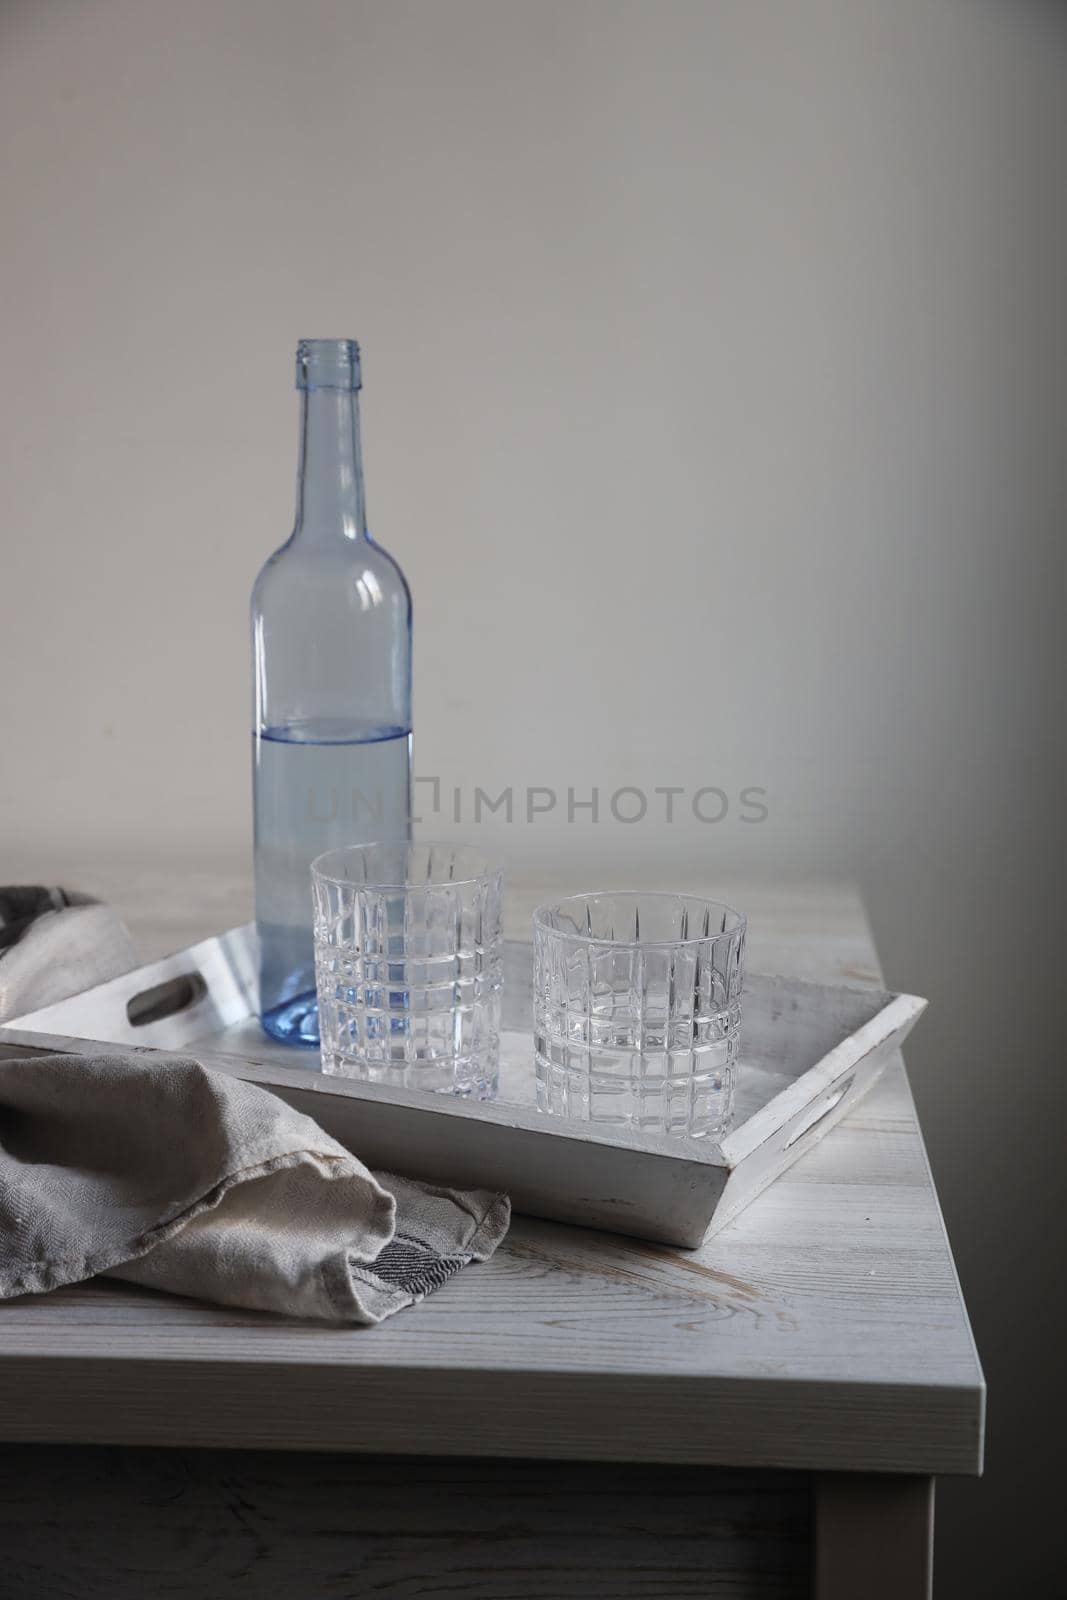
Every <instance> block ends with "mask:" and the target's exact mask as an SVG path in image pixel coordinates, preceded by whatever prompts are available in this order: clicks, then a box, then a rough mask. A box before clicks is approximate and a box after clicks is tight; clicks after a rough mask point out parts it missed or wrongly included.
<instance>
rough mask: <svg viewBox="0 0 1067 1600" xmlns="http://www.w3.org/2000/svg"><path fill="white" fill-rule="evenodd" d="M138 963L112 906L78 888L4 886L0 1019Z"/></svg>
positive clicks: (0, 904) (35, 1008)
mask: <svg viewBox="0 0 1067 1600" xmlns="http://www.w3.org/2000/svg"><path fill="white" fill-rule="evenodd" d="M136 965H137V953H136V951H135V950H134V948H133V944H132V943H131V941H130V936H129V934H128V933H127V932H126V929H125V926H124V925H123V923H122V922H121V921H120V920H119V918H118V917H117V916H116V915H115V913H114V911H112V909H111V907H110V906H105V905H101V904H100V903H99V902H98V901H96V900H93V899H91V898H90V896H89V895H86V894H80V893H78V891H77V890H74V889H55V888H45V887H43V886H40V885H37V884H14V885H0V1020H3V1019H4V1018H6V1017H18V1016H21V1015H23V1014H24V1013H25V1012H27V1011H38V1010H40V1009H41V1007H42V1006H50V1005H54V1004H55V1002H56V1001H57V1000H65V999H66V998H67V996H68V995H72V994H81V993H82V992H83V991H84V990H85V989H91V988H92V987H93V986H94V984H97V983H106V982H107V980H108V979H109V978H117V977H119V976H120V975H121V974H122V973H123V972H130V971H132V969H133V968H134V967H135V966H136Z"/></svg>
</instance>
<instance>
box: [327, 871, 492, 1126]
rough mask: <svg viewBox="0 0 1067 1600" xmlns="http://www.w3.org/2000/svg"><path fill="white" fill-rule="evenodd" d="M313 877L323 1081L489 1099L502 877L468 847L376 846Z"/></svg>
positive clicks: (490, 1095) (490, 1092) (490, 1094)
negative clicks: (327, 1076)
mask: <svg viewBox="0 0 1067 1600" xmlns="http://www.w3.org/2000/svg"><path fill="white" fill-rule="evenodd" d="M311 878H312V889H313V895H314V911H315V920H314V934H315V980H316V988H317V991H318V1004H319V1029H320V1037H321V1051H322V1070H323V1072H329V1073H335V1074H338V1075H340V1076H343V1077H350V1078H354V1077H358V1078H364V1079H367V1080H368V1081H370V1082H372V1083H388V1084H393V1085H400V1086H403V1087H405V1088H412V1089H432V1090H438V1091H443V1092H445V1093H450V1094H462V1095H470V1096H471V1097H473V1098H475V1099H480V1100H484V1099H489V1098H491V1097H492V1096H493V1095H494V1094H495V1093H496V1088H497V1076H498V1061H499V1052H500V995H501V912H502V905H501V898H502V897H501V873H500V870H499V869H498V868H495V867H493V866H491V865H490V864H489V862H487V861H486V860H485V859H484V857H482V856H481V855H479V854H477V853H476V852H475V851H474V850H471V849H468V848H467V847H466V846H463V845H452V844H368V845H351V846H349V847H347V848H344V849H340V850H328V851H327V852H326V854H325V855H321V856H319V857H318V858H317V859H316V860H315V861H314V862H313V863H312V867H311Z"/></svg>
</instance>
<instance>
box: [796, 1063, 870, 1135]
mask: <svg viewBox="0 0 1067 1600" xmlns="http://www.w3.org/2000/svg"><path fill="white" fill-rule="evenodd" d="M855 1080H856V1074H855V1073H854V1072H850V1073H849V1075H848V1077H847V1078H846V1079H845V1081H844V1083H839V1084H838V1085H837V1087H836V1088H835V1089H834V1091H833V1093H832V1094H831V1095H829V1096H828V1097H827V1098H826V1099H825V1100H824V1101H823V1102H822V1104H821V1105H817V1106H816V1107H815V1109H814V1110H813V1111H812V1112H811V1113H810V1114H809V1115H808V1116H806V1117H805V1118H804V1121H803V1122H802V1123H801V1124H800V1127H799V1128H796V1129H794V1131H793V1132H792V1133H791V1134H790V1135H789V1138H788V1139H787V1140H786V1141H785V1144H784V1145H783V1146H782V1149H783V1150H791V1149H792V1148H793V1146H794V1145H795V1144H796V1142H797V1140H798V1139H803V1137H804V1135H805V1134H806V1133H810V1132H811V1130H812V1128H814V1127H815V1126H816V1124H817V1123H820V1122H821V1121H822V1119H823V1117H828V1116H829V1115H830V1112H831V1111H832V1110H833V1109H834V1107H835V1106H836V1105H840V1103H841V1101H842V1100H843V1099H844V1098H845V1096H846V1094H848V1091H849V1090H850V1089H851V1088H852V1085H853V1083H854V1082H855Z"/></svg>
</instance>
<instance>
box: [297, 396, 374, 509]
mask: <svg viewBox="0 0 1067 1600" xmlns="http://www.w3.org/2000/svg"><path fill="white" fill-rule="evenodd" d="M296 537H297V538H300V539H302V540H305V541H307V540H312V539H314V540H323V541H331V540H334V539H338V538H344V539H365V538H366V537H367V513H366V508H365V506H364V502H363V457H362V453H361V451H360V442H359V391H358V390H356V389H348V388H345V389H340V388H337V389H335V388H326V387H323V388H309V389H304V390H303V391H302V393H301V396H300V465H299V469H298V472H297V479H296Z"/></svg>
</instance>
